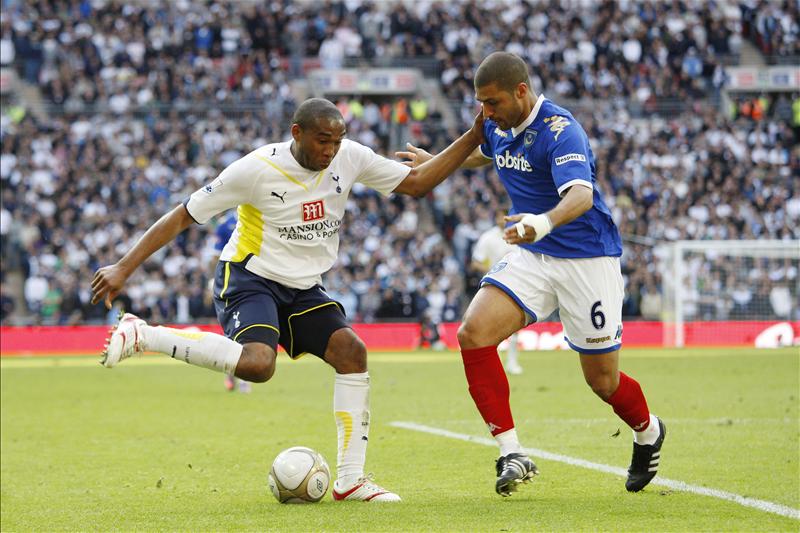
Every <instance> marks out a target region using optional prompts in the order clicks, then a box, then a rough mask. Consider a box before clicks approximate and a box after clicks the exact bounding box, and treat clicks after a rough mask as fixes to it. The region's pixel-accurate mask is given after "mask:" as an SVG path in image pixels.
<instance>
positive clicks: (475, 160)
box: [394, 143, 492, 168]
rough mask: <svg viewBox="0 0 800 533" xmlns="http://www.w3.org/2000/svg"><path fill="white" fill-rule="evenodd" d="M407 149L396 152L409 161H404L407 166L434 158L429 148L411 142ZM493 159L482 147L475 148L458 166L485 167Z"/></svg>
mask: <svg viewBox="0 0 800 533" xmlns="http://www.w3.org/2000/svg"><path fill="white" fill-rule="evenodd" d="M406 148H407V151H403V152H395V153H394V155H395V157H398V158H400V159H406V160H407V161H403V164H404V165H405V166H407V167H411V168H416V167H418V166H420V165H421V164H422V163H424V162H426V161H429V160H430V159H432V158H433V154H431V153H430V152H428V151H427V150H423V149H422V148H419V147H417V146H414V145H413V144H411V143H406ZM491 162H492V160H491V159H489V158H487V157H485V156H484V155H483V154H482V153H481V149H480V147H478V148H475V149H474V150H473V151H472V153H471V154H469V156H468V157H467V158H466V159H465V160H464V162H463V163H461V166H460V167H458V168H478V167H483V166H486V165H488V164H489V163H491Z"/></svg>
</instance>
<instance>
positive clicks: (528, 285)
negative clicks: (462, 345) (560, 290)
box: [462, 247, 556, 346]
mask: <svg viewBox="0 0 800 533" xmlns="http://www.w3.org/2000/svg"><path fill="white" fill-rule="evenodd" d="M549 278H550V271H549V267H548V265H547V264H546V263H544V262H543V261H542V259H541V254H534V253H532V252H530V251H528V250H525V249H523V248H520V247H516V248H515V249H514V250H513V251H512V252H509V253H508V254H507V255H506V256H505V257H504V258H503V259H502V260H501V261H499V262H498V263H497V264H495V265H494V266H493V267H492V269H491V270H489V272H487V274H486V275H485V276H484V277H483V279H482V280H481V289H480V290H479V291H478V294H477V295H476V296H475V298H474V299H473V300H472V302H471V303H470V305H469V308H468V309H467V313H466V315H465V316H464V324H463V328H462V329H466V330H467V332H475V336H477V337H479V338H478V339H477V342H483V341H486V340H494V339H497V342H500V341H502V340H504V339H506V338H507V337H508V336H509V335H511V334H512V333H514V332H515V331H517V330H518V329H520V328H522V327H524V326H526V325H528V324H530V323H531V322H536V321H537V320H539V319H540V318H546V317H547V316H549V315H550V313H552V312H553V310H555V308H556V295H555V291H554V290H553V287H552V285H551V283H550V279H549ZM484 289H486V290H484ZM489 289H491V290H489ZM488 345H489V344H484V346H488Z"/></svg>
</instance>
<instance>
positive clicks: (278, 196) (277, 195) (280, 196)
mask: <svg viewBox="0 0 800 533" xmlns="http://www.w3.org/2000/svg"><path fill="white" fill-rule="evenodd" d="M287 192H288V191H283V194H278V193H276V192H275V191H272V193H270V196H274V197H275V198H280V199H281V203H284V204H285V203H286V200H284V199H283V197H284V196H286V193H287Z"/></svg>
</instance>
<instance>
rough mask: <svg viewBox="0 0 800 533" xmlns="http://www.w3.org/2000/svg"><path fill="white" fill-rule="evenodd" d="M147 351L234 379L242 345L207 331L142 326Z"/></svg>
mask: <svg viewBox="0 0 800 533" xmlns="http://www.w3.org/2000/svg"><path fill="white" fill-rule="evenodd" d="M142 334H143V336H144V348H145V350H146V351H152V352H161V353H163V354H167V355H169V356H170V357H172V358H173V359H180V360H181V361H184V362H186V363H189V364H190V365H197V366H202V367H203V368H209V369H211V370H216V371H218V372H224V373H226V374H231V375H233V373H234V371H235V370H236V365H237V364H238V363H239V357H240V356H241V355H242V345H241V344H239V343H238V342H234V341H232V340H230V339H229V338H227V337H223V336H222V335H217V334H216V333H210V332H207V331H185V330H182V329H174V328H165V327H163V326H148V325H144V326H142Z"/></svg>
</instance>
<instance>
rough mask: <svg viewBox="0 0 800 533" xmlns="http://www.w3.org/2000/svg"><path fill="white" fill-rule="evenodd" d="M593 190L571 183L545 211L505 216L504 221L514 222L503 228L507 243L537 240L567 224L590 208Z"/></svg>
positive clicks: (592, 200) (592, 202)
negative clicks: (552, 205) (553, 204)
mask: <svg viewBox="0 0 800 533" xmlns="http://www.w3.org/2000/svg"><path fill="white" fill-rule="evenodd" d="M593 204H594V190H593V189H592V188H590V187H584V186H583V185H573V186H572V187H570V188H569V189H568V190H567V192H566V193H565V194H564V197H563V198H561V200H560V201H559V202H558V204H556V206H555V207H554V208H553V209H551V210H550V211H548V212H547V213H541V214H531V213H520V214H518V215H512V216H509V217H505V220H506V222H516V224H514V225H513V226H509V227H507V228H506V230H505V234H504V236H503V237H504V238H505V240H506V242H507V243H508V244H525V243H528V244H529V243H532V242H537V241H539V240H541V239H542V238H544V237H545V236H546V235H547V234H548V233H550V232H551V231H553V229H554V228H557V227H558V226H563V225H564V224H568V223H570V222H572V221H573V220H575V219H576V218H578V217H579V216H581V215H582V214H584V213H585V212H586V211H588V210H589V209H591V208H592V205H593Z"/></svg>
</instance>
